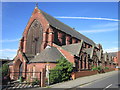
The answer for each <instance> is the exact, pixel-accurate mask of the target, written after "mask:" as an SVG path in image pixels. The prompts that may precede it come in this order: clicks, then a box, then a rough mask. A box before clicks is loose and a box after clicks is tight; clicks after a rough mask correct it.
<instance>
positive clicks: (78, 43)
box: [9, 6, 113, 86]
mask: <svg viewBox="0 0 120 90" xmlns="http://www.w3.org/2000/svg"><path fill="white" fill-rule="evenodd" d="M60 57H64V58H66V59H67V60H68V61H69V62H71V63H73V67H74V72H81V71H84V70H91V68H92V66H93V65H94V66H96V67H97V66H107V67H110V68H113V57H112V56H110V55H108V54H107V53H105V54H103V50H102V45H100V44H96V43H94V42H93V41H92V40H91V39H89V38H87V37H86V36H84V35H82V34H80V33H79V32H77V31H76V30H74V29H73V28H71V27H69V26H67V25H65V24H64V23H62V22H60V21H59V20H57V19H55V18H54V17H52V16H50V15H49V14H47V13H45V12H44V11H42V10H40V9H38V7H37V6H36V7H35V9H34V11H33V13H32V16H31V17H30V19H29V21H28V24H27V26H26V28H25V30H24V32H23V35H22V38H21V40H20V44H19V49H18V51H17V55H16V56H15V58H14V60H13V62H12V63H10V65H9V67H10V72H12V73H10V77H11V79H13V80H17V79H18V78H19V76H22V77H23V78H24V79H25V80H32V79H33V78H35V77H36V78H39V79H41V82H44V79H43V77H44V76H45V71H46V67H47V65H48V63H49V69H51V68H53V67H55V66H56V63H57V62H56V60H57V59H59V58H60ZM16 72H18V73H16ZM28 72H31V73H28ZM41 86H44V85H43V84H42V85H41Z"/></svg>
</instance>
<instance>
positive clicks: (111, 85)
mask: <svg viewBox="0 0 120 90" xmlns="http://www.w3.org/2000/svg"><path fill="white" fill-rule="evenodd" d="M110 86H112V84H110V85H108V86H107V87H105V88H104V89H103V90H105V89H107V88H109V87H110Z"/></svg>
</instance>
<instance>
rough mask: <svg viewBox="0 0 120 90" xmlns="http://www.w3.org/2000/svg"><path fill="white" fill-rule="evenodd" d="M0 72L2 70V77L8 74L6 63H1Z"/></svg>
mask: <svg viewBox="0 0 120 90" xmlns="http://www.w3.org/2000/svg"><path fill="white" fill-rule="evenodd" d="M0 72H2V77H4V76H6V75H8V72H9V66H8V65H7V64H3V65H2V67H1V68H0Z"/></svg>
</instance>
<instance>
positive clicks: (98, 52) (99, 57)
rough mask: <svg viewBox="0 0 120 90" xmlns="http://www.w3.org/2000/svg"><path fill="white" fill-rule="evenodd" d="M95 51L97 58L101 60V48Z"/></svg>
mask: <svg viewBox="0 0 120 90" xmlns="http://www.w3.org/2000/svg"><path fill="white" fill-rule="evenodd" d="M96 53H97V57H98V59H99V60H100V61H101V53H102V52H101V50H100V51H97V52H96Z"/></svg>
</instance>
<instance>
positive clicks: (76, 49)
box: [62, 43, 82, 55]
mask: <svg viewBox="0 0 120 90" xmlns="http://www.w3.org/2000/svg"><path fill="white" fill-rule="evenodd" d="M81 47H82V43H75V44H70V45H65V46H62V48H63V49H64V50H66V51H68V52H70V53H71V54H72V55H78V54H79V52H80V49H81Z"/></svg>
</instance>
